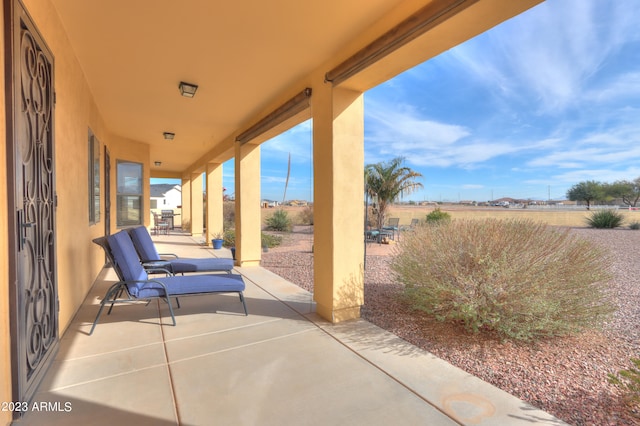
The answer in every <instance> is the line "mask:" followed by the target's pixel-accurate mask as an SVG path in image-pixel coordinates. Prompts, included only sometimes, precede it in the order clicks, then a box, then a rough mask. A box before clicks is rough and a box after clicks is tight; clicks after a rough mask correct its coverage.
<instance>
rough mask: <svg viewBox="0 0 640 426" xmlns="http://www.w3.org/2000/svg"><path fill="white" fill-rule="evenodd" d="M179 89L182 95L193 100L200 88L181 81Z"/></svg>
mask: <svg viewBox="0 0 640 426" xmlns="http://www.w3.org/2000/svg"><path fill="white" fill-rule="evenodd" d="M178 89H180V94H181V95H182V96H184V97H187V98H193V97H194V96H195V95H196V90H198V86H196V85H195V84H191V83H185V82H184V81H181V82H180V84H179V85H178Z"/></svg>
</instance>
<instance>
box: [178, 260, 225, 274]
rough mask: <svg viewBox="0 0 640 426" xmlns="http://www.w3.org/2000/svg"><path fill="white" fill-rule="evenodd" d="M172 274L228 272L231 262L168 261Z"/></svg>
mask: <svg viewBox="0 0 640 426" xmlns="http://www.w3.org/2000/svg"><path fill="white" fill-rule="evenodd" d="M168 261H169V263H170V264H171V268H172V270H173V273H174V274H181V273H184V272H207V271H230V270H232V269H233V260H232V259H225V258H204V259H179V258H178V259H168Z"/></svg>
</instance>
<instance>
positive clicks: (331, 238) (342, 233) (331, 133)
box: [312, 84, 364, 322]
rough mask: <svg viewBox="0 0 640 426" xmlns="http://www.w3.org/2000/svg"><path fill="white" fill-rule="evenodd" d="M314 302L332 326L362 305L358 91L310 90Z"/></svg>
mask: <svg viewBox="0 0 640 426" xmlns="http://www.w3.org/2000/svg"><path fill="white" fill-rule="evenodd" d="M312 112H313V163H314V167H313V170H314V179H313V181H314V184H313V185H314V204H313V216H314V271H313V276H314V299H315V301H316V303H317V308H316V310H317V312H318V314H319V315H320V316H322V317H323V318H325V319H327V320H329V321H331V322H340V321H344V320H348V319H353V318H358V317H360V306H361V305H362V304H363V303H364V270H363V258H364V247H363V238H364V236H363V233H364V101H363V96H362V93H361V92H356V91H352V90H347V89H340V88H333V87H332V86H331V85H330V84H322V85H320V86H318V87H314V89H313V98H312Z"/></svg>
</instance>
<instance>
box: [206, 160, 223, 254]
mask: <svg viewBox="0 0 640 426" xmlns="http://www.w3.org/2000/svg"><path fill="white" fill-rule="evenodd" d="M222 197H223V194H222V164H220V163H209V164H207V234H208V235H207V243H208V244H209V243H211V238H212V236H213V234H215V233H218V232H223V226H224V217H223V214H222Z"/></svg>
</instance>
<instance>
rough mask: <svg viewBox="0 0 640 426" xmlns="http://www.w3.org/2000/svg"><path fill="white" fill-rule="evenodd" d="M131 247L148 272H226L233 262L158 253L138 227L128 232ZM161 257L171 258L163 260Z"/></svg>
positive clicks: (144, 232) (145, 233) (230, 260)
mask: <svg viewBox="0 0 640 426" xmlns="http://www.w3.org/2000/svg"><path fill="white" fill-rule="evenodd" d="M128 231H129V235H130V236H131V240H132V241H133V245H134V246H135V248H136V251H137V252H138V255H139V256H140V259H141V260H142V266H144V268H145V269H147V270H148V271H149V272H152V271H153V270H157V268H158V267H160V268H165V269H168V270H169V272H171V273H172V274H184V273H185V272H227V273H229V274H230V273H231V270H232V269H233V260H232V259H226V258H215V257H210V258H202V259H199V258H179V257H178V256H177V255H175V254H173V253H163V254H160V253H158V250H157V249H156V246H155V244H153V240H152V239H151V235H149V231H148V230H147V228H145V227H144V226H138V227H136V228H131V229H129V230H128ZM162 256H172V257H173V258H165V259H163V258H162Z"/></svg>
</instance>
